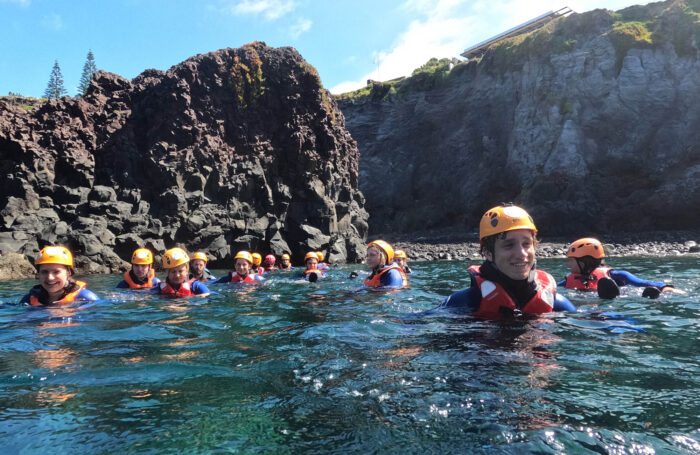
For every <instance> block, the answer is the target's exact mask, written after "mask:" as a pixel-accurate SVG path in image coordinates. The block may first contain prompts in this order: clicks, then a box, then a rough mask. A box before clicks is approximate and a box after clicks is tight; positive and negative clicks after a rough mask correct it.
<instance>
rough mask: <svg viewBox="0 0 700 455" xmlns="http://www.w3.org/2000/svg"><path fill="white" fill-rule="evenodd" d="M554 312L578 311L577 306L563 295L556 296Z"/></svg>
mask: <svg viewBox="0 0 700 455" xmlns="http://www.w3.org/2000/svg"><path fill="white" fill-rule="evenodd" d="M553 310H554V311H576V306H575V305H574V304H573V303H571V300H569V299H567V298H566V297H564V296H563V295H561V294H556V295H555V296H554V308H553Z"/></svg>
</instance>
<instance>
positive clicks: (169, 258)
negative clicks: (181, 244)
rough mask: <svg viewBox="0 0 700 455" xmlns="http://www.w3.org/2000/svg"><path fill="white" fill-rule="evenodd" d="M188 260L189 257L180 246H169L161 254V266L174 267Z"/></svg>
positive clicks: (165, 267)
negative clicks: (169, 247)
mask: <svg viewBox="0 0 700 455" xmlns="http://www.w3.org/2000/svg"><path fill="white" fill-rule="evenodd" d="M189 262H190V257H189V256H188V255H187V252H186V251H185V250H183V249H182V248H171V249H169V250H168V251H166V252H165V253H164V254H163V268H164V269H174V268H175V267H179V266H181V265H182V264H187V263H189Z"/></svg>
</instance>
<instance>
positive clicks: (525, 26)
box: [460, 6, 574, 59]
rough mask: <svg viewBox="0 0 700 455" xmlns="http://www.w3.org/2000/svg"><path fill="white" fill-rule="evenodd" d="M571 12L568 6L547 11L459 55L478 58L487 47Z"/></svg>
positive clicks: (535, 28)
mask: <svg viewBox="0 0 700 455" xmlns="http://www.w3.org/2000/svg"><path fill="white" fill-rule="evenodd" d="M573 12H574V11H573V10H572V9H571V8H569V7H568V6H565V7H563V8H560V9H558V10H556V11H549V12H547V13H544V14H542V15H540V16H537V17H535V18H534V19H530V20H529V21H527V22H524V23H522V24H520V25H518V26H516V27H513V28H511V29H508V30H506V31H505V32H503V33H499V34H498V35H496V36H492V37H491V38H489V39H487V40H485V41H482V42H480V43H478V44H475V45H474V46H472V47H469V48H467V49H465V50H464V52H462V53H461V54H460V55H461V56H462V57H464V58H467V59H471V58H474V57H478V56H480V55H483V54H484V53H485V52H486V50H487V49H488V48H489V47H491V46H492V45H494V44H496V43H498V42H499V41H503V40H505V39H508V38H513V37H514V36H518V35H522V34H523V33H528V32H531V31H533V30H537V29H538V28H540V27H543V26H544V25H545V24H547V23H548V22H550V21H552V20H554V19H556V18H558V17H565V16H568V15H569V14H571V13H573Z"/></svg>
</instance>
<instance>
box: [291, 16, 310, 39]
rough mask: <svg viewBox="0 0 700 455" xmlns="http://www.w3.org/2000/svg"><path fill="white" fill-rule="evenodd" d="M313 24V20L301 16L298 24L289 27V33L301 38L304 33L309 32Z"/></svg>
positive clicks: (293, 36)
mask: <svg viewBox="0 0 700 455" xmlns="http://www.w3.org/2000/svg"><path fill="white" fill-rule="evenodd" d="M311 24H312V22H311V20H310V19H305V18H301V19H299V20H298V21H297V23H296V24H294V25H292V26H291V27H290V28H289V34H290V35H292V38H299V36H300V35H301V34H302V33H304V32H308V31H309V30H310V29H311Z"/></svg>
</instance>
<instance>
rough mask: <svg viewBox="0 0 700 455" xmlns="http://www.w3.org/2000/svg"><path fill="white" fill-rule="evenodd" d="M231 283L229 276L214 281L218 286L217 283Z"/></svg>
mask: <svg viewBox="0 0 700 455" xmlns="http://www.w3.org/2000/svg"><path fill="white" fill-rule="evenodd" d="M230 282H231V279H230V277H229V275H224V276H222V277H221V278H219V279H218V280H216V281H214V284H217V283H230Z"/></svg>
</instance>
